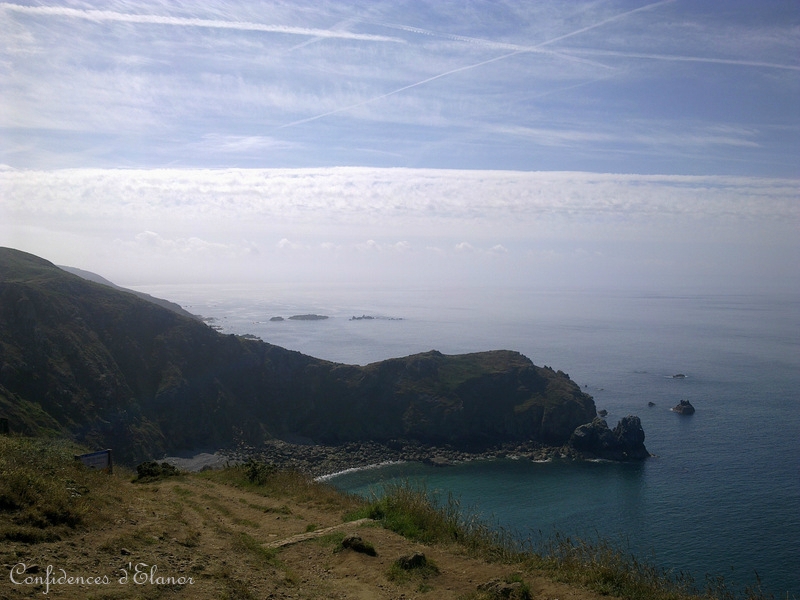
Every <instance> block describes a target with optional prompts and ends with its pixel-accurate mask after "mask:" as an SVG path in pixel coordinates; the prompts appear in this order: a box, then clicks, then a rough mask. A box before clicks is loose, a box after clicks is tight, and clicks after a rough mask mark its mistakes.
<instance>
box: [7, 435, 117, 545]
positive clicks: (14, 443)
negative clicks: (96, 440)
mask: <svg viewBox="0 0 800 600" xmlns="http://www.w3.org/2000/svg"><path fill="white" fill-rule="evenodd" d="M84 451H85V450H84V449H83V448H80V447H79V446H76V445H74V444H72V443H70V442H65V441H62V440H54V439H48V438H27V437H17V436H0V516H2V518H0V540H10V541H21V542H28V543H37V542H44V541H55V540H58V539H60V538H61V537H62V535H64V534H65V533H67V532H68V531H69V530H74V529H76V528H80V527H82V526H84V525H86V524H87V523H88V522H89V521H96V520H98V519H100V518H102V516H103V515H104V514H105V513H106V508H107V507H108V506H109V505H110V504H113V503H114V502H115V500H118V496H117V497H115V491H114V489H113V487H114V486H113V482H112V481H110V479H111V478H110V477H109V475H108V474H107V473H102V472H98V471H93V470H90V469H87V468H86V467H84V466H83V465H82V464H81V463H80V462H79V461H76V460H75V459H74V455H75V454H79V453H82V452H84Z"/></svg>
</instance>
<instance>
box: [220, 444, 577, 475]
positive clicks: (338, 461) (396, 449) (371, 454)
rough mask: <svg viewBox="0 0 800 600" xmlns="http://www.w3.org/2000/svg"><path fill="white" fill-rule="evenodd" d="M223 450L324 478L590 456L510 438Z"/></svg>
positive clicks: (235, 458) (232, 459) (233, 458)
mask: <svg viewBox="0 0 800 600" xmlns="http://www.w3.org/2000/svg"><path fill="white" fill-rule="evenodd" d="M217 454H218V455H220V456H224V458H225V461H224V462H225V463H227V464H238V463H242V462H246V461H248V460H251V459H252V460H258V461H261V462H265V463H268V464H272V465H275V466H276V467H278V468H288V469H294V470H296V471H299V472H301V473H304V474H306V475H309V476H310V477H312V478H314V479H315V480H317V481H323V482H327V481H329V480H331V479H333V478H334V477H336V476H338V475H342V474H344V473H346V472H348V473H349V472H353V471H357V470H366V469H375V468H380V467H383V466H386V465H390V464H398V463H405V462H418V463H423V464H428V465H432V466H437V467H447V466H450V465H454V464H458V463H464V462H470V461H474V460H493V459H502V458H510V459H515V460H521V459H527V460H530V461H534V462H547V461H550V460H553V459H554V458H560V459H583V458H585V457H584V456H583V455H581V454H580V453H578V452H576V451H575V450H574V449H572V448H570V447H568V446H544V445H542V444H540V443H538V442H507V443H503V444H496V445H494V446H490V447H488V448H486V449H483V450H475V451H471V450H464V449H460V448H456V447H453V446H435V445H432V444H421V443H419V442H414V441H408V440H391V441H389V442H387V443H379V442H372V441H368V442H346V443H343V444H337V445H328V444H314V443H296V442H288V441H285V440H268V441H266V442H264V443H263V444H261V445H260V446H244V447H240V448H237V449H236V450H230V451H224V450H221V451H219V452H218V453H217Z"/></svg>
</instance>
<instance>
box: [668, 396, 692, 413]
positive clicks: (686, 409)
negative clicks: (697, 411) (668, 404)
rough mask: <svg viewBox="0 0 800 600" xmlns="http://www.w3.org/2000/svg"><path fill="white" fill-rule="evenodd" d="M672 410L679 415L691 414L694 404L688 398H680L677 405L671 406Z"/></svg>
mask: <svg viewBox="0 0 800 600" xmlns="http://www.w3.org/2000/svg"><path fill="white" fill-rule="evenodd" d="M672 412H676V413H678V414H680V415H693V414H694V406H692V403H691V402H689V401H688V400H681V401H680V402H679V403H678V404H677V405H675V406H674V407H673V408H672Z"/></svg>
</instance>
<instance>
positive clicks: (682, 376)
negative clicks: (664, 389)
mask: <svg viewBox="0 0 800 600" xmlns="http://www.w3.org/2000/svg"><path fill="white" fill-rule="evenodd" d="M672 378H673V379H686V375H684V374H683V373H675V375H673V376H672Z"/></svg>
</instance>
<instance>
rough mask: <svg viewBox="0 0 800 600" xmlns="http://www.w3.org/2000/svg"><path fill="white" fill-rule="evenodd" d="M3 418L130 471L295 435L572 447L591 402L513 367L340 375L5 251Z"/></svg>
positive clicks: (469, 364) (558, 381)
mask: <svg viewBox="0 0 800 600" xmlns="http://www.w3.org/2000/svg"><path fill="white" fill-rule="evenodd" d="M0 411H2V412H3V413H4V414H5V415H6V416H7V417H8V418H9V421H10V424H11V428H12V429H13V430H17V431H26V432H30V433H35V432H42V431H56V432H59V433H63V434H68V435H70V436H72V437H74V438H75V439H77V440H79V441H81V442H83V443H85V444H88V445H90V446H93V447H112V448H114V449H115V452H116V455H117V456H118V457H119V458H120V459H122V460H124V461H127V462H136V461H139V460H141V459H144V458H149V457H152V456H154V455H158V454H160V453H163V452H167V451H177V450H180V449H192V448H199V447H223V446H227V445H231V444H233V443H234V442H235V441H238V440H244V441H248V442H250V443H258V442H259V441H261V440H263V439H264V438H265V437H270V436H279V435H286V434H288V433H293V434H300V435H303V436H307V437H310V438H312V439H315V440H319V441H326V442H334V443H335V442H346V441H357V440H375V441H388V440H391V439H395V438H406V439H413V440H418V441H421V442H426V443H435V444H443V443H449V444H453V445H457V446H461V447H476V446H478V447H479V446H482V445H488V444H491V443H496V442H504V441H515V440H533V441H541V442H542V443H545V444H553V445H560V444H563V443H566V442H567V440H568V439H569V437H570V435H571V434H572V432H573V431H574V430H575V428H576V427H577V426H579V425H581V424H583V423H586V422H589V421H591V420H592V419H593V418H594V417H595V406H594V402H593V400H592V398H591V396H588V395H586V394H584V393H583V392H581V390H580V389H579V388H578V386H577V385H576V384H575V383H574V382H572V381H571V380H570V379H569V377H568V376H567V375H566V374H564V373H561V372H560V371H558V372H557V371H554V370H552V369H550V368H546V367H538V366H536V365H534V364H533V363H532V362H531V361H530V360H529V359H528V358H526V357H524V356H522V355H521V354H519V353H516V352H510V351H493V352H482V353H476V354H467V355H457V356H446V355H443V354H441V353H439V352H436V351H431V352H427V353H424V354H418V355H414V356H409V357H405V358H398V359H391V360H387V361H382V362H378V363H374V364H371V365H366V366H363V367H361V366H353V365H342V364H336V363H332V362H328V361H324V360H320V359H317V358H313V357H310V356H306V355H303V354H301V353H299V352H293V351H290V350H286V349H284V348H280V347H278V346H274V345H271V344H267V343H264V342H261V341H259V340H254V339H246V338H242V337H238V336H233V335H223V334H220V333H218V332H216V331H214V330H213V329H211V328H210V327H208V326H206V325H205V324H203V323H202V322H199V321H198V320H196V319H193V318H190V317H186V316H183V315H181V314H178V313H176V312H174V311H171V310H167V309H165V308H163V307H161V306H158V305H157V304H155V303H153V302H150V301H148V300H147V299H143V298H140V297H137V296H136V295H134V294H132V293H128V292H125V291H122V290H118V289H113V288H110V287H108V286H107V285H101V284H98V283H94V282H91V281H87V280H85V279H83V278H81V277H78V276H76V275H73V274H70V273H68V272H66V271H64V270H62V269H59V268H58V267H56V266H55V265H53V264H52V263H49V262H47V261H46V260H43V259H41V258H38V257H35V256H33V255H30V254H26V253H24V252H20V251H17V250H12V249H8V248H0Z"/></svg>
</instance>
